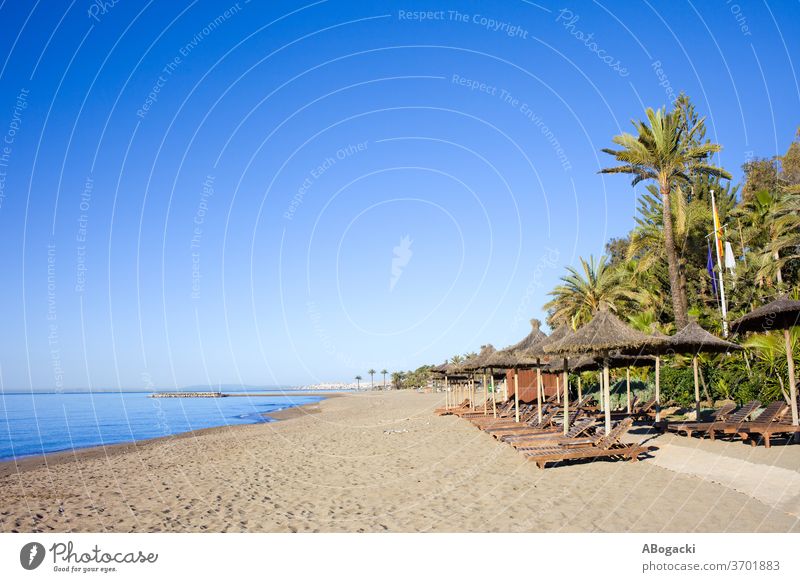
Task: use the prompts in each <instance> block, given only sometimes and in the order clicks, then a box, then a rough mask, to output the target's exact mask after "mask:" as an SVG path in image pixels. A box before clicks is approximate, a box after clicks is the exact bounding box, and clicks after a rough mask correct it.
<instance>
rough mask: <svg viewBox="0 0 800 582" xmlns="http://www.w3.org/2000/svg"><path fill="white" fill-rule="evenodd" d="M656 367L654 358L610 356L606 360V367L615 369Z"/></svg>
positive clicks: (623, 355) (622, 355)
mask: <svg viewBox="0 0 800 582" xmlns="http://www.w3.org/2000/svg"><path fill="white" fill-rule="evenodd" d="M655 365H656V358H655V356H646V355H636V356H628V355H625V354H611V356H609V358H608V367H609V368H612V369H616V368H652V367H653V366H655Z"/></svg>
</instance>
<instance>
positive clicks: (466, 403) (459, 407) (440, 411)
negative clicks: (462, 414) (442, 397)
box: [433, 398, 469, 416]
mask: <svg viewBox="0 0 800 582" xmlns="http://www.w3.org/2000/svg"><path fill="white" fill-rule="evenodd" d="M467 409H469V398H465V399H464V400H463V401H462V402H461V403H460V404H456V405H455V406H451V407H449V408H448V407H445V406H442V407H440V408H436V409H434V411H433V413H434V414H435V415H437V416H444V415H446V414H455V411H461V410H467Z"/></svg>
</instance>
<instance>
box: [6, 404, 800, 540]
mask: <svg viewBox="0 0 800 582" xmlns="http://www.w3.org/2000/svg"><path fill="white" fill-rule="evenodd" d="M442 404H443V398H442V397H441V395H437V394H418V393H412V392H376V393H365V394H353V395H347V396H341V397H338V398H330V399H326V400H324V401H323V402H321V403H319V404H315V405H311V406H308V407H304V408H302V409H296V410H293V411H284V412H283V413H282V416H284V417H285V420H283V421H281V422H275V423H269V424H257V425H246V426H234V427H223V428H216V429H206V430H203V431H198V432H196V433H190V434H187V435H180V436H176V437H171V438H166V439H158V440H154V441H148V442H143V443H137V444H130V445H120V446H114V447H108V448H106V449H102V448H97V449H90V450H86V451H79V452H77V453H61V454H58V455H50V456H48V457H47V458H46V459H45V458H42V457H39V458H34V459H26V460H23V461H21V462H19V463H4V464H0V531H2V532H9V531H20V532H31V531H44V532H51V531H56V532H68V531H74V532H106V531H108V532H199V531H213V532H219V531H236V532H238V531H245V532H248V531H253V532H256V531H257V532H295V531H301V532H317V531H318V532H334V531H335V532H361V531H369V532H382V531H391V532H427V531H437V532H456V531H457V532H462V531H466V532H523V531H533V532H557V531H570V532H575V531H577V532H595V531H606V532H608V531H613V532H625V531H636V532H648V531H655V532H662V531H670V532H684V531H690V532H694V531H702V532H709V531H710V532H760V531H776V532H785V531H794V532H800V496H799V495H800V489H798V488H797V483H798V481H797V479H798V477H800V475H798V469H799V468H800V445H794V446H774V447H773V448H772V449H770V450H767V449H765V448H764V447H755V448H752V447H750V446H748V445H744V444H742V443H741V442H730V443H728V442H708V441H701V440H699V439H687V438H685V437H676V436H672V435H664V436H659V437H657V438H654V439H653V440H651V441H649V443H648V444H651V445H653V446H656V447H659V450H655V451H653V452H652V453H651V455H652V456H651V458H647V459H643V460H642V461H640V462H638V463H628V462H595V463H591V464H580V465H571V466H559V467H555V468H548V469H546V470H540V469H537V468H536V466H535V465H534V464H533V463H528V462H526V461H525V460H524V458H523V456H522V455H521V454H520V453H517V452H516V451H515V450H514V449H513V448H511V447H510V446H508V445H505V444H502V443H499V442H497V441H496V440H494V439H493V438H492V437H491V436H490V435H488V434H486V433H483V432H481V431H479V430H477V429H476V428H474V427H473V426H472V425H471V424H470V423H469V422H467V421H465V420H461V419H459V418H455V417H452V416H448V417H436V416H434V415H433V414H432V411H433V409H434V408H435V407H436V406H438V405H442ZM634 436H635V438H642V439H643V438H648V436H647V435H645V434H641V435H634Z"/></svg>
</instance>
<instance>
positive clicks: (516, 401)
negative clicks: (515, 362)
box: [514, 368, 519, 422]
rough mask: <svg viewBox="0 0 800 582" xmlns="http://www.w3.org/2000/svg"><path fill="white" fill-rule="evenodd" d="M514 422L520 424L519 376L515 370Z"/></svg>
mask: <svg viewBox="0 0 800 582" xmlns="http://www.w3.org/2000/svg"><path fill="white" fill-rule="evenodd" d="M514 421H515V422H519V375H518V372H517V369H516V368H514Z"/></svg>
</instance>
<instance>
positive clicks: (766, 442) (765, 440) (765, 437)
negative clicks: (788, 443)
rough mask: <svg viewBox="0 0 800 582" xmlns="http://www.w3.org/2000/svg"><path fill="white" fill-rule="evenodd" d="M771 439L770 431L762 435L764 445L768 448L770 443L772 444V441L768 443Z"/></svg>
mask: <svg viewBox="0 0 800 582" xmlns="http://www.w3.org/2000/svg"><path fill="white" fill-rule="evenodd" d="M771 440H772V433H769V432H768V433H766V434H765V435H764V446H765V447H766V448H769V447H770V446H771V444H772V443H770V441H771Z"/></svg>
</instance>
